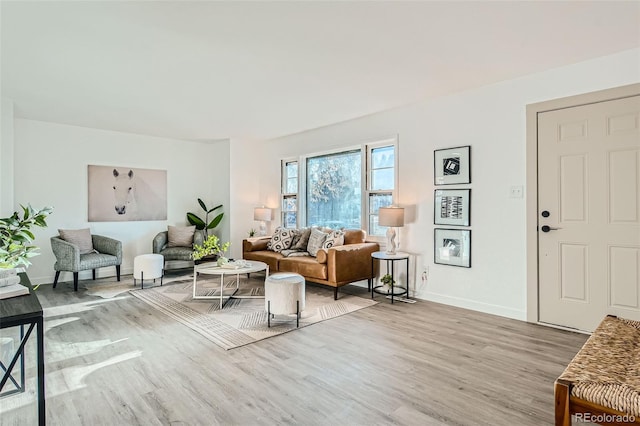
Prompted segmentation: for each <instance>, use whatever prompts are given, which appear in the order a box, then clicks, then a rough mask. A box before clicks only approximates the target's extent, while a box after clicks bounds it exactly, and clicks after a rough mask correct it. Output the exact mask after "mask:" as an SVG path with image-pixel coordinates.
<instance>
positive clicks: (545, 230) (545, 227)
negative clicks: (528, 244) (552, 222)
mask: <svg viewBox="0 0 640 426" xmlns="http://www.w3.org/2000/svg"><path fill="white" fill-rule="evenodd" d="M541 229H542V232H549V231H557V230H558V229H561V228H552V227H550V226H548V225H544V226H543V227H542V228H541Z"/></svg>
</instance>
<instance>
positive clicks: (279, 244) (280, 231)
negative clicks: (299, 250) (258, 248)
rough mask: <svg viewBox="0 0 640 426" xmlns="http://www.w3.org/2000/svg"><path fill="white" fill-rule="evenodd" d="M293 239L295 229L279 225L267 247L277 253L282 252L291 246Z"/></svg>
mask: <svg viewBox="0 0 640 426" xmlns="http://www.w3.org/2000/svg"><path fill="white" fill-rule="evenodd" d="M292 241H293V229H287V228H283V227H281V226H278V227H277V228H276V231H275V232H274V233H273V236H272V237H271V240H270V241H269V244H267V249H269V250H271V251H275V252H276V253H280V252H281V251H282V250H286V249H288V248H289V247H291V242H292Z"/></svg>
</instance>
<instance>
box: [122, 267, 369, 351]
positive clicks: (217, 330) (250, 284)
mask: <svg viewBox="0 0 640 426" xmlns="http://www.w3.org/2000/svg"><path fill="white" fill-rule="evenodd" d="M235 285H236V284H235V277H233V278H228V279H227V281H225V288H226V289H227V290H225V293H226V292H229V289H232V288H235ZM197 290H198V294H197V295H198V296H200V295H208V296H212V295H213V296H215V295H217V294H218V293H219V291H220V281H219V278H217V277H215V278H214V279H211V278H206V277H205V278H202V277H199V278H198V285H197ZM130 293H131V295H133V296H135V297H136V298H138V299H140V300H141V301H143V302H145V303H147V304H149V305H150V306H152V307H154V308H155V309H157V310H159V311H161V312H163V313H165V314H166V315H168V316H170V317H171V318H173V319H175V320H176V321H179V322H181V323H182V324H184V325H186V326H187V327H189V328H191V329H192V330H194V331H196V332H198V333H200V334H201V335H203V336H204V337H206V338H207V339H209V340H211V341H212V342H213V343H215V344H216V345H218V346H220V347H222V348H224V349H227V350H228V349H233V348H237V347H239V346H244V345H248V344H250V343H254V342H257V341H259V340H262V339H266V338H268V337H273V336H277V335H279V334H283V333H287V332H289V331H293V330H296V321H295V315H292V316H290V317H287V316H276V318H275V320H273V319H272V321H271V327H270V328H269V327H267V312H266V311H265V309H264V299H263V298H261V299H231V300H229V301H228V302H227V303H226V304H225V305H224V307H223V308H222V309H220V302H219V300H198V299H193V276H191V277H185V279H182V280H177V281H173V282H171V283H167V284H165V285H163V286H157V285H156V286H154V287H151V288H147V287H145V289H144V290H141V289H139V288H138V289H134V290H131V291H130ZM237 294H238V295H262V296H264V275H262V274H255V275H253V276H252V277H251V278H241V280H240V291H239V292H238V293H237ZM366 294H367V293H363V295H366ZM376 303H377V302H375V301H373V300H371V299H369V298H364V297H358V296H353V295H349V294H345V293H340V294H339V295H338V300H333V289H332V288H330V287H324V286H316V285H311V284H308V285H307V286H306V308H305V310H304V311H303V312H302V315H301V318H300V328H302V327H306V326H309V325H311V324H315V323H318V322H320V321H324V320H328V319H331V318H336V317H339V316H341V315H345V314H348V313H350V312H355V311H357V310H359V309H363V308H366V307H369V306H372V305H375V304H376Z"/></svg>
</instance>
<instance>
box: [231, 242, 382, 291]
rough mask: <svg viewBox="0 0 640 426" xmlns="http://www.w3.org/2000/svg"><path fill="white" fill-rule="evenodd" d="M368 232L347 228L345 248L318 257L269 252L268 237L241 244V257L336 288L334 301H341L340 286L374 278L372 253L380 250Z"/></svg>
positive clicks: (272, 269)
mask: <svg viewBox="0 0 640 426" xmlns="http://www.w3.org/2000/svg"><path fill="white" fill-rule="evenodd" d="M365 238H366V233H365V232H364V231H363V230H360V229H347V230H345V235H344V245H342V246H337V247H331V248H329V249H321V250H320V251H318V255H317V257H313V256H300V257H285V256H283V255H282V254H280V253H276V252H273V251H271V250H267V243H268V242H269V239H270V238H269V237H264V238H249V239H245V240H243V241H242V258H243V259H246V260H258V261H260V262H264V263H266V264H267V265H269V272H270V273H273V272H296V273H298V274H300V275H302V276H303V277H304V278H305V279H306V280H307V281H311V282H314V283H318V284H324V285H327V286H331V287H334V291H333V298H334V299H335V300H337V299H338V287H342V286H343V285H347V284H350V283H352V282H355V281H360V280H370V279H372V278H373V277H374V274H375V271H374V273H373V274H372V270H371V265H372V262H371V253H373V252H376V251H378V250H379V249H380V246H379V245H378V243H367V242H365Z"/></svg>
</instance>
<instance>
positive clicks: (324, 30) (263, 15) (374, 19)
mask: <svg viewBox="0 0 640 426" xmlns="http://www.w3.org/2000/svg"><path fill="white" fill-rule="evenodd" d="M0 12H1V19H2V21H1V24H2V32H1V35H2V63H1V70H2V80H1V81H2V96H6V97H8V98H11V99H13V100H14V102H15V115H16V117H22V118H29V119H35V120H44V121H53V122H59V123H67V124H72V125H78V126H86V127H93V128H100V129H110V130H117V131H123V132H130V133H141V134H148V135H157V136H164V137H171V138H180V139H197V140H210V139H220V138H228V137H231V138H256V139H264V138H271V137H276V136H281V135H285V134H290V133H295V132H299V131H303V130H306V129H310V128H315V127H319V126H324V125H327V124H332V123H335V122H339V121H344V120H348V119H351V118H355V117H359V116H363V115H367V114H371V113H374V112H377V111H381V110H385V109H389V108H394V107H397V106H400V105H403V104H407V103H411V102H415V101H417V100H420V99H426V98H429V97H434V96H441V95H443V94H447V93H452V92H456V91H461V90H464V89H468V88H472V87H477V86H481V85H486V84H490V83H493V82H497V81H500V80H505V79H509V78H514V77H517V76H521V75H525V74H530V73H533V72H537V71H541V70H545V69H549V68H553V67H558V66H562V65H566V64H571V63H575V62H579V61H582V60H586V59H590V58H594V57H598V56H603V55H607V54H611V53H615V52H619V51H622V50H627V49H632V48H635V47H638V46H640V2H638V1H631V2H613V1H600V2H583V1H571V2H545V1H535V2H484V1H473V2H452V1H432V2H398V1H388V2H362V1H356V2H322V1H304V2H303V1H300V2H270V1H259V2H237V1H236V2H206V1H200V2H185V1H174V2H153V1H140V2H133V1H129V2H127V1H124V2H115V1H107V2H97V1H70V2H56V1H45V2H28V1H16V2H9V1H4V0H3V1H2V3H1V9H0Z"/></svg>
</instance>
